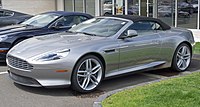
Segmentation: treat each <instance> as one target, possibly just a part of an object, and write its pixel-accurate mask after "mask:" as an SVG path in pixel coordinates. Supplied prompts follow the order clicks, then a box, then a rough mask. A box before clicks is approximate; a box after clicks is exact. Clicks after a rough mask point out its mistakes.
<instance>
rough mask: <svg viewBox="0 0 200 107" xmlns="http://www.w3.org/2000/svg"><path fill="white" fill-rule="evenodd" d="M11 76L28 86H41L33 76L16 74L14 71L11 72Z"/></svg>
mask: <svg viewBox="0 0 200 107" xmlns="http://www.w3.org/2000/svg"><path fill="white" fill-rule="evenodd" d="M8 72H9V71H8ZM9 76H10V78H11V79H12V80H14V81H16V82H17V83H19V84H24V85H28V86H36V87H41V85H40V84H39V83H38V82H37V81H36V80H35V79H33V78H29V77H24V76H20V75H17V74H14V73H12V72H9Z"/></svg>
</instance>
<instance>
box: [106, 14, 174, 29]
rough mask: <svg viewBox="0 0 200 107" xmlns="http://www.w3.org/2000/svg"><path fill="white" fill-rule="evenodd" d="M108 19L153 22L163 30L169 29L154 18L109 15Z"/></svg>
mask: <svg viewBox="0 0 200 107" xmlns="http://www.w3.org/2000/svg"><path fill="white" fill-rule="evenodd" d="M110 17H118V18H123V19H128V20H131V21H133V22H138V21H153V22H157V23H158V24H160V25H161V27H162V28H163V30H169V29H171V27H170V26H169V25H167V24H165V23H164V22H162V21H161V20H160V19H156V18H151V17H144V16H135V15H110Z"/></svg>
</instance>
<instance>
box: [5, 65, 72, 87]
mask: <svg viewBox="0 0 200 107" xmlns="http://www.w3.org/2000/svg"><path fill="white" fill-rule="evenodd" d="M30 64H31V63H30ZM7 65H8V72H9V76H10V78H11V79H12V80H13V81H14V82H16V83H18V84H21V85H25V86H32V87H64V86H66V87H67V86H69V85H71V69H70V67H69V66H67V65H68V64H67V63H65V64H63V62H62V61H61V62H58V61H57V62H56V63H51V64H31V65H32V66H33V69H31V70H24V69H20V68H16V67H14V66H12V65H10V64H9V63H8V61H7ZM67 68H68V69H67ZM61 69H62V70H64V69H65V70H67V72H56V71H57V70H61Z"/></svg>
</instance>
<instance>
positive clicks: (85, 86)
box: [83, 77, 90, 89]
mask: <svg viewBox="0 0 200 107" xmlns="http://www.w3.org/2000/svg"><path fill="white" fill-rule="evenodd" d="M89 82H90V77H88V78H87V82H86V84H85V85H84V87H83V89H86V88H87V86H88V84H89Z"/></svg>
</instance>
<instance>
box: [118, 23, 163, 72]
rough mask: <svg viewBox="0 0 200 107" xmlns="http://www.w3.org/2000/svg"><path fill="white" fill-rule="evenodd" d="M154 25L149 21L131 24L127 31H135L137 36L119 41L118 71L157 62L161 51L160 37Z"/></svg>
mask: <svg viewBox="0 0 200 107" xmlns="http://www.w3.org/2000/svg"><path fill="white" fill-rule="evenodd" d="M155 26H156V24H155V23H154V22H151V21H139V22H136V23H134V24H132V25H131V26H130V27H129V28H128V29H127V30H126V31H125V32H124V33H123V34H122V35H126V32H127V31H128V30H136V31H137V32H138V36H136V37H132V38H126V39H120V40H119V41H120V47H119V48H120V61H119V68H120V70H123V69H128V68H133V67H139V66H141V67H142V66H144V65H145V64H149V63H151V62H156V61H158V60H159V53H160V49H161V42H160V35H159V33H158V32H157V30H156V27H155Z"/></svg>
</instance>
